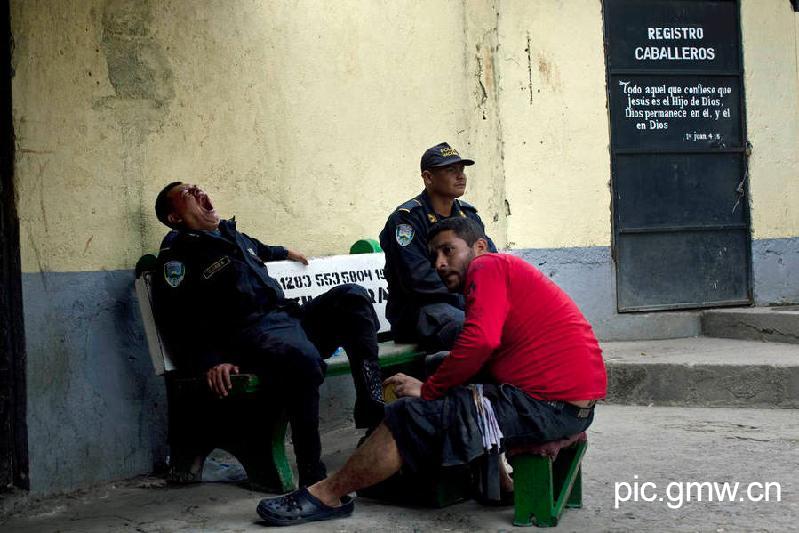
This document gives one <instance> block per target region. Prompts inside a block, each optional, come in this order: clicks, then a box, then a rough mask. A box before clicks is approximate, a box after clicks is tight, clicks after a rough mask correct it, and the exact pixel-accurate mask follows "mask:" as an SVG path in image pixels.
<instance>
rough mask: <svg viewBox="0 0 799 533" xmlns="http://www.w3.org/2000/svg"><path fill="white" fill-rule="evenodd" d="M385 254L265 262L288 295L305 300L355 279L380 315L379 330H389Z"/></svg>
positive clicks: (298, 299) (271, 274)
mask: <svg viewBox="0 0 799 533" xmlns="http://www.w3.org/2000/svg"><path fill="white" fill-rule="evenodd" d="M385 264H386V260H385V256H384V255H383V254H381V253H376V254H352V255H330V256H326V257H318V258H312V259H311V260H310V261H309V264H308V266H306V265H303V264H302V263H297V262H295V261H274V262H270V263H266V267H267V269H268V270H269V275H270V276H271V277H272V278H274V279H276V280H277V281H278V283H280V286H281V287H282V288H283V292H284V293H285V294H286V298H290V299H295V300H297V301H299V302H300V303H302V302H307V301H308V300H310V299H312V298H314V297H316V296H319V295H320V294H324V293H325V292H327V291H328V290H330V289H331V288H332V287H336V286H338V285H343V284H345V283H355V284H356V285H360V286H361V287H363V288H365V289H366V290H367V291H368V292H369V295H370V296H371V298H372V305H373V306H374V309H375V312H376V313H377V316H378V318H379V319H380V330H379V331H380V332H381V333H382V332H384V331H389V329H390V326H389V323H388V320H386V301H387V300H388V283H387V282H386V276H385V273H384V270H383V269H384V267H385Z"/></svg>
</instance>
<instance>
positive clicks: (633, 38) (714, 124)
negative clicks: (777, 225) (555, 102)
mask: <svg viewBox="0 0 799 533" xmlns="http://www.w3.org/2000/svg"><path fill="white" fill-rule="evenodd" d="M604 21H605V51H606V63H607V84H608V102H609V107H610V124H611V132H610V137H611V160H612V173H613V252H614V259H615V263H616V285H617V297H618V309H619V311H649V310H660V309H680V308H698V307H710V306H718V305H740V304H748V303H751V245H750V232H749V204H748V201H747V183H746V175H747V173H746V169H747V143H746V124H745V121H744V88H743V61H742V54H741V37H740V21H739V5H738V2H737V1H735V0H605V2H604Z"/></svg>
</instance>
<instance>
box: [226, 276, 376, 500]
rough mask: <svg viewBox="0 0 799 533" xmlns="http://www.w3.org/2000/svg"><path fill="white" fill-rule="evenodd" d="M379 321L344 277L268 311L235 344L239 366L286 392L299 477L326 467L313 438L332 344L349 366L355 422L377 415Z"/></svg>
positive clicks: (370, 421) (311, 477)
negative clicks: (294, 303) (295, 304)
mask: <svg viewBox="0 0 799 533" xmlns="http://www.w3.org/2000/svg"><path fill="white" fill-rule="evenodd" d="M378 328H379V322H378V319H377V316H376V315H375V312H374V309H373V308H372V300H371V297H370V296H369V293H367V292H366V290H365V289H364V288H363V287H360V286H358V285H354V284H347V285H340V286H338V287H334V288H332V289H331V290H329V291H328V292H326V293H325V294H323V295H321V296H318V297H316V298H314V299H313V300H311V301H310V302H308V303H306V304H304V305H302V306H300V307H299V308H288V309H283V310H276V311H272V312H270V313H267V314H265V315H264V316H263V317H262V318H261V319H260V320H259V321H258V322H257V323H256V324H255V325H254V326H252V327H250V328H247V330H246V332H244V334H243V335H241V341H240V343H239V345H240V348H241V349H242V350H243V352H244V353H245V354H246V359H245V361H244V362H243V363H242V367H243V368H244V369H247V370H248V371H252V372H255V373H256V374H257V375H259V376H260V377H261V379H262V380H263V381H264V382H265V384H266V386H267V387H270V389H271V390H275V391H277V392H278V393H279V396H276V397H279V398H284V399H285V402H286V403H285V407H286V409H287V411H288V416H289V423H290V425H291V433H292V440H293V443H294V452H295V455H296V456H297V469H298V471H299V475H300V484H301V485H310V484H313V483H315V482H316V481H318V480H320V479H324V477H325V475H326V470H325V466H324V464H323V463H322V461H321V441H320V439H319V386H320V385H321V384H322V382H323V381H324V375H325V368H326V365H325V362H324V359H326V358H328V357H330V356H331V355H332V354H333V352H334V351H335V350H336V348H338V347H339V346H341V347H343V348H344V349H345V350H346V352H347V356H348V357H349V361H350V367H351V368H352V376H353V381H354V383H355V391H356V403H355V424H356V427H369V428H371V427H374V426H376V425H377V424H379V423H380V421H381V420H382V419H383V396H382V386H381V376H380V367H379V363H378V360H377V351H378V348H377V329H378Z"/></svg>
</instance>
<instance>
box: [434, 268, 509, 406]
mask: <svg viewBox="0 0 799 533" xmlns="http://www.w3.org/2000/svg"><path fill="white" fill-rule="evenodd" d="M508 306H509V302H508V287H507V283H506V279H505V273H504V270H503V269H502V262H501V261H491V260H483V259H480V258H477V259H475V260H474V261H473V262H472V264H471V266H470V267H469V272H468V274H467V276H466V321H465V323H464V325H463V331H461V334H460V336H459V337H458V340H457V341H455V346H453V347H452V351H451V352H450V354H449V357H447V358H446V359H444V362H443V363H441V366H439V367H438V370H436V372H435V374H433V375H432V376H430V377H429V378H427V381H426V382H425V383H424V384H423V385H422V398H424V399H425V400H434V399H436V398H440V397H441V396H443V395H444V393H446V392H447V390H449V389H451V388H452V387H457V386H458V385H462V384H464V383H466V382H467V381H468V380H469V378H471V377H472V376H474V375H475V374H476V373H477V372H478V371H479V370H480V369H481V368H482V367H483V365H484V364H485V363H486V361H488V359H489V358H490V357H491V354H493V353H494V351H495V350H496V349H497V348H499V345H500V342H501V340H502V329H503V327H504V325H505V317H506V316H507V315H508Z"/></svg>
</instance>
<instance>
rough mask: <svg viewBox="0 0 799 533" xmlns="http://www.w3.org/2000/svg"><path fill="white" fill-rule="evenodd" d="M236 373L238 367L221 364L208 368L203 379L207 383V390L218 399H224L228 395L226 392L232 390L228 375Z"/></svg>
mask: <svg viewBox="0 0 799 533" xmlns="http://www.w3.org/2000/svg"><path fill="white" fill-rule="evenodd" d="M238 373H239V367H237V366H236V365H231V364H230V363H222V364H220V365H216V366H214V367H211V368H209V369H208V372H206V373H205V379H206V380H207V381H208V388H209V389H211V390H212V391H213V392H214V393H215V394H216V395H217V396H219V397H220V398H224V397H225V396H227V395H228V391H229V390H230V389H232V388H233V383H231V382H230V375H231V374H238Z"/></svg>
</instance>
